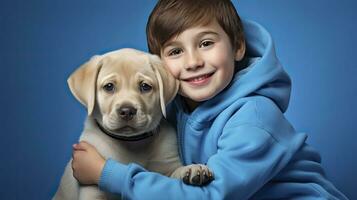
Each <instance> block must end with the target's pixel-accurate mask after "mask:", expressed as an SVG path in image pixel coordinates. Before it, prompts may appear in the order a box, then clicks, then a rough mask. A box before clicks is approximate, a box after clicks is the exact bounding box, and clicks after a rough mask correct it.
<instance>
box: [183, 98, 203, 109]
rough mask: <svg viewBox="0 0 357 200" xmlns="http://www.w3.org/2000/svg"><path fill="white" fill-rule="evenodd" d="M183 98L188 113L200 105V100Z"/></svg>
mask: <svg viewBox="0 0 357 200" xmlns="http://www.w3.org/2000/svg"><path fill="white" fill-rule="evenodd" d="M183 100H184V102H185V103H186V106H187V108H188V111H189V112H190V113H191V112H193V111H194V110H195V109H196V108H197V107H198V106H199V105H200V102H197V101H193V100H192V99H189V98H187V97H183Z"/></svg>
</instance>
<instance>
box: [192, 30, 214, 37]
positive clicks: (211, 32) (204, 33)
mask: <svg viewBox="0 0 357 200" xmlns="http://www.w3.org/2000/svg"><path fill="white" fill-rule="evenodd" d="M208 34H213V35H216V36H219V34H218V33H217V32H214V31H203V32H200V33H199V34H198V35H197V36H196V37H197V38H200V37H202V36H204V35H208Z"/></svg>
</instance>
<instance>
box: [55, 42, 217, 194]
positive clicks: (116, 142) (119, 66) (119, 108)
mask: <svg viewBox="0 0 357 200" xmlns="http://www.w3.org/2000/svg"><path fill="white" fill-rule="evenodd" d="M68 85H69V88H70V90H71V92H72V94H73V95H74V96H75V98H76V99H77V100H78V101H79V102H80V103H81V104H83V105H84V106H85V107H86V108H87V112H88V117H87V119H86V122H85V126H84V130H83V132H82V134H81V136H80V139H79V140H80V141H87V142H88V143H90V144H92V145H94V146H95V147H96V148H97V150H98V151H99V153H101V154H102V155H103V156H104V157H105V158H109V157H110V158H112V159H115V160H117V161H120V162H121V163H124V164H127V163H137V164H140V165H141V166H143V167H144V168H145V169H147V170H148V171H153V172H158V173H160V174H163V175H166V176H169V177H172V178H177V179H183V181H184V182H185V183H186V184H192V185H202V184H207V183H208V182H210V181H211V180H212V178H213V176H212V172H210V171H209V169H208V168H207V167H206V166H205V165H199V164H197V165H189V166H182V164H181V162H180V159H179V154H178V146H177V141H176V133H175V130H174V129H173V128H172V127H171V126H170V125H169V124H168V123H167V122H166V121H165V119H164V118H163V117H162V116H165V115H166V111H165V107H166V105H167V103H169V102H170V101H171V100H172V99H173V98H174V97H175V95H176V93H177V90H178V87H179V85H178V81H177V80H175V79H174V77H173V76H172V75H171V74H170V73H169V72H167V71H166V70H165V67H164V66H163V64H162V62H161V61H160V58H159V57H157V56H154V55H151V54H148V53H144V52H141V51H138V50H134V49H120V50H117V51H112V52H109V53H106V54H104V55H101V56H94V57H93V58H91V59H90V60H89V61H88V62H87V63H85V64H83V65H82V66H80V67H79V68H78V69H77V70H76V71H75V72H74V73H73V74H71V76H70V77H69V79H68ZM117 198H120V197H115V196H113V195H111V194H108V193H104V192H102V191H100V190H99V189H98V187H97V186H92V185H91V186H86V185H80V184H79V183H78V181H77V180H76V179H75V178H74V177H73V171H72V167H71V161H69V163H68V164H67V166H66V169H65V172H64V175H63V176H62V179H61V182H60V185H59V188H58V190H57V192H56V194H55V196H54V197H53V199H55V200H62V199H86V200H88V199H117Z"/></svg>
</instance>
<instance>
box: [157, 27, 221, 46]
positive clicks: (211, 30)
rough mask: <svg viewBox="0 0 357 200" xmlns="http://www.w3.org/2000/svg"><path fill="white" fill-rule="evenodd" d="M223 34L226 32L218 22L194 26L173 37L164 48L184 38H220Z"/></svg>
mask: <svg viewBox="0 0 357 200" xmlns="http://www.w3.org/2000/svg"><path fill="white" fill-rule="evenodd" d="M222 33H224V30H223V29H222V27H221V26H220V25H219V24H218V22H217V21H216V20H214V21H212V22H211V23H209V24H203V25H202V24H199V25H194V26H191V27H188V28H187V29H185V30H183V31H181V32H179V33H177V34H176V35H174V36H173V37H171V38H170V39H168V40H167V42H165V44H164V45H163V48H165V47H167V46H170V45H174V44H175V43H177V42H178V41H179V40H180V39H182V37H188V38H200V37H202V36H204V35H207V34H212V35H216V36H219V35H221V34H222Z"/></svg>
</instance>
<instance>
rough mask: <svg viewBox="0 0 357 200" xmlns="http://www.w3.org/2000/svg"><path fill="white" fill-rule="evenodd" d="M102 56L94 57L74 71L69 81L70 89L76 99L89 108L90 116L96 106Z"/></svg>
mask: <svg viewBox="0 0 357 200" xmlns="http://www.w3.org/2000/svg"><path fill="white" fill-rule="evenodd" d="M100 60H101V56H94V57H92V58H91V59H90V60H89V61H88V62H86V63H84V64H83V65H81V66H80V67H79V68H78V69H77V70H76V71H74V72H73V73H72V74H71V75H70V77H69V78H68V80H67V83H68V86H69V89H70V90H71V92H72V94H73V96H74V97H76V99H77V100H78V101H79V102H80V103H81V104H83V105H84V106H85V107H87V110H88V116H89V115H91V114H92V112H93V109H94V104H95V90H96V83H97V76H98V73H99V70H100V68H101V64H100Z"/></svg>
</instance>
